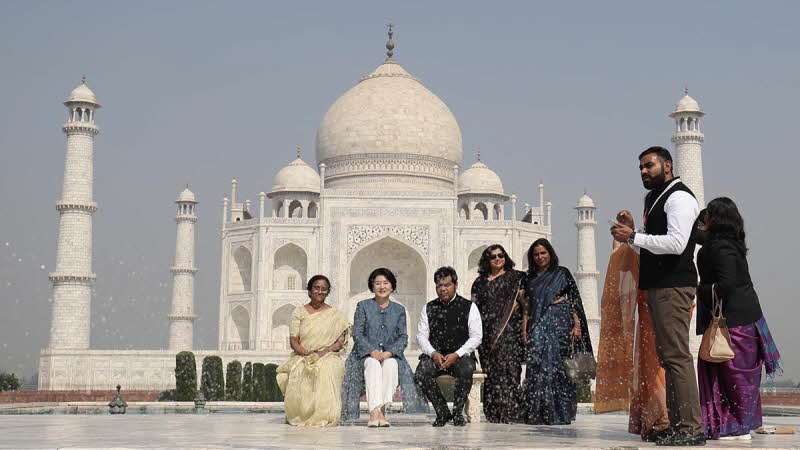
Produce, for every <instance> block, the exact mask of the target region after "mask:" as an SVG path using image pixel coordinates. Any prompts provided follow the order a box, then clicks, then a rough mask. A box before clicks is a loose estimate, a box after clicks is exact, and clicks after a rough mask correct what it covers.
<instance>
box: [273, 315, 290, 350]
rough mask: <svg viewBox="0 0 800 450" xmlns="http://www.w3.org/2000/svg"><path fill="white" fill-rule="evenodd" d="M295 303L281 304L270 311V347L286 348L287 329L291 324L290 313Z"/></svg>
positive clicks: (287, 339)
mask: <svg viewBox="0 0 800 450" xmlns="http://www.w3.org/2000/svg"><path fill="white" fill-rule="evenodd" d="M295 308H296V306H295V305H291V304H288V305H283V306H281V307H280V308H278V309H276V310H275V312H273V313H272V349H273V350H288V349H289V348H290V347H289V331H290V327H291V324H292V313H294V310H295Z"/></svg>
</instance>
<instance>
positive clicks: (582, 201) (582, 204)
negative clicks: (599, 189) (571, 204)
mask: <svg viewBox="0 0 800 450" xmlns="http://www.w3.org/2000/svg"><path fill="white" fill-rule="evenodd" d="M594 207H595V206H594V200H592V198H591V197H589V195H588V194H583V195H581V198H579V199H578V205H577V206H576V208H594Z"/></svg>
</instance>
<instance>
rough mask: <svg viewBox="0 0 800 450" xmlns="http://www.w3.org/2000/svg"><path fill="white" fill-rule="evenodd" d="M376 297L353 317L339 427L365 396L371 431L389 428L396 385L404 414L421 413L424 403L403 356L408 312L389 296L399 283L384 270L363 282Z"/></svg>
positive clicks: (360, 305)
mask: <svg viewBox="0 0 800 450" xmlns="http://www.w3.org/2000/svg"><path fill="white" fill-rule="evenodd" d="M367 285H368V287H369V290H370V291H372V293H373V294H375V296H374V297H373V298H370V299H367V300H362V301H360V302H358V305H357V306H356V312H355V316H354V317H353V351H352V352H351V353H350V356H349V357H348V358H347V362H346V364H345V377H344V384H343V386H342V421H353V420H355V419H357V418H358V415H359V399H360V397H361V393H362V392H366V394H367V404H368V406H369V422H368V424H367V426H369V427H388V426H389V422H388V421H387V420H386V406H387V405H389V404H390V403H391V402H392V397H393V396H394V392H395V390H396V389H397V385H398V383H399V385H400V395H401V397H402V400H403V412H405V413H424V412H427V411H428V405H427V402H425V400H424V397H423V396H422V395H420V394H419V393H418V392H417V387H416V385H415V384H414V374H413V372H412V371H411V367H410V366H409V365H408V362H407V361H406V358H405V356H404V355H403V351H405V349H406V347H407V346H408V330H407V327H406V309H405V308H404V307H403V305H400V304H398V303H396V302H393V301H391V300H390V299H389V296H390V295H391V294H392V292H394V290H395V289H396V287H397V279H396V278H395V276H394V274H393V273H392V272H391V271H390V270H389V269H386V268H380V269H375V270H373V271H372V273H371V274H370V275H369V279H368V280H367Z"/></svg>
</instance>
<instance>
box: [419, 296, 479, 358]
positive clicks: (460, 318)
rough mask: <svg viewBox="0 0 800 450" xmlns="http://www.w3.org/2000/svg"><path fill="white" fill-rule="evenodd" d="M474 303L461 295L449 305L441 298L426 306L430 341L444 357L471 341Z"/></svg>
mask: <svg viewBox="0 0 800 450" xmlns="http://www.w3.org/2000/svg"><path fill="white" fill-rule="evenodd" d="M471 307H472V302H471V301H469V300H467V299H465V298H464V297H462V296H460V295H456V297H455V298H454V299H452V300H450V301H449V302H447V304H445V303H444V302H443V301H441V300H440V299H439V298H437V299H436V300H432V301H430V302H428V304H427V305H425V312H426V313H427V314H428V329H429V330H430V331H429V334H428V340H429V341H430V343H431V345H432V346H433V348H434V349H436V351H437V352H439V353H441V354H442V355H448V354H450V353H454V352H455V351H456V350H458V349H459V348H461V346H462V345H464V343H466V342H467V339H469V310H470V308H471Z"/></svg>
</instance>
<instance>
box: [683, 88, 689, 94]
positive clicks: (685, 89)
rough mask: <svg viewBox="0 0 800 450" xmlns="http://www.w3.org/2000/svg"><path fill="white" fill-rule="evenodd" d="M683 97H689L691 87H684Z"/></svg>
mask: <svg viewBox="0 0 800 450" xmlns="http://www.w3.org/2000/svg"><path fill="white" fill-rule="evenodd" d="M683 95H689V86H684V87H683Z"/></svg>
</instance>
